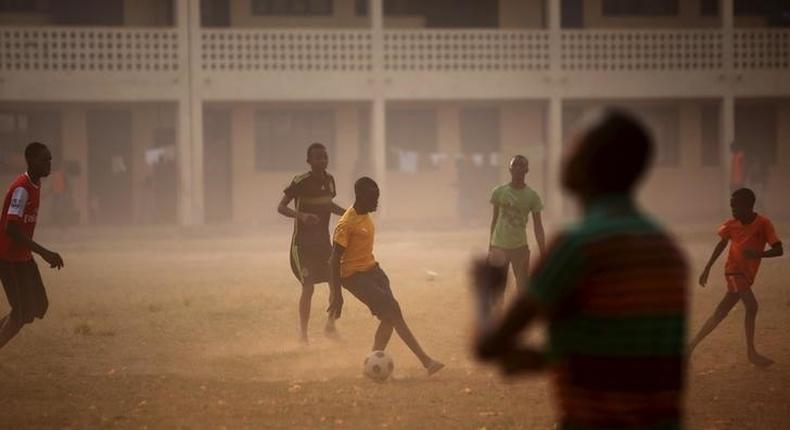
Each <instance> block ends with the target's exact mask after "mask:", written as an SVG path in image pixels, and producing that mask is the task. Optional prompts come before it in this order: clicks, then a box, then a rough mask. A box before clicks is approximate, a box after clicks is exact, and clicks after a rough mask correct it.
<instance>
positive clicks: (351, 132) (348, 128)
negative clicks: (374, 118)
mask: <svg viewBox="0 0 790 430" xmlns="http://www.w3.org/2000/svg"><path fill="white" fill-rule="evenodd" d="M358 131H359V110H358V107H357V106H356V105H352V104H344V105H342V106H339V107H337V108H336V109H335V149H334V151H332V153H331V154H329V171H330V172H332V174H333V175H334V176H335V185H336V186H337V198H338V199H337V202H338V204H340V205H341V206H343V205H350V204H351V203H352V202H353V199H354V192H353V189H352V188H351V185H352V184H353V183H354V181H355V180H356V179H357V178H355V177H353V175H354V174H355V169H354V167H355V164H356V162H357V158H359V133H358Z"/></svg>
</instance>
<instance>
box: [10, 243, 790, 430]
mask: <svg viewBox="0 0 790 430" xmlns="http://www.w3.org/2000/svg"><path fill="white" fill-rule="evenodd" d="M782 235H783V236H784V237H785V238H788V237H790V232H789V231H788V230H787V229H784V231H783V232H782ZM485 236H486V234H485V231H484V230H483V229H478V230H474V231H472V232H464V233H458V232H444V233H441V232H440V233H435V232H434V233H414V232H398V231H393V230H391V229H390V230H388V229H386V228H382V229H380V234H379V240H378V245H377V253H376V254H377V258H378V260H379V261H380V262H381V264H382V266H383V268H384V269H385V270H386V271H387V272H388V273H389V275H390V278H391V280H392V283H393V288H394V290H395V293H396V295H397V297H398V298H399V300H400V302H401V304H402V306H403V309H404V311H405V314H406V317H407V320H408V321H409V322H410V323H411V325H412V328H413V330H414V331H415V333H416V334H417V336H418V338H419V339H420V340H421V341H422V343H423V345H424V346H425V348H426V349H427V350H428V352H429V353H431V354H432V355H434V356H435V357H437V358H438V359H441V360H443V361H445V362H446V364H447V365H448V366H447V369H445V370H444V371H442V372H441V373H439V374H438V375H436V376H435V377H432V378H427V377H426V376H425V374H424V371H423V370H422V368H421V367H420V366H419V364H418V362H417V360H416V359H414V358H413V357H412V355H411V354H410V353H409V352H408V350H407V349H406V348H405V347H404V346H403V344H402V343H401V342H400V340H399V339H397V338H395V337H394V338H393V342H392V345H391V353H392V355H393V357H394V359H395V363H396V370H395V378H394V380H392V381H390V382H388V383H386V384H376V383H373V382H370V381H369V380H367V379H364V378H363V377H362V376H361V363H362V360H363V358H364V356H365V355H366V354H367V351H368V349H369V347H370V344H371V338H372V334H373V331H374V329H375V325H376V322H375V320H374V319H373V318H372V317H371V316H370V314H369V313H368V311H367V310H366V309H365V308H363V306H362V305H361V304H359V303H358V302H356V301H355V300H354V299H353V297H351V296H350V295H347V296H346V307H345V310H344V314H343V318H342V320H341V321H340V322H339V328H340V330H341V332H342V335H343V338H344V340H343V341H342V342H341V343H336V342H334V341H330V340H328V339H325V338H323V336H322V334H321V329H322V324H323V319H324V316H323V315H324V313H323V309H324V308H325V306H326V299H327V290H326V288H325V287H320V288H317V291H316V297H315V299H314V317H313V320H312V324H311V335H312V343H311V344H310V345H309V346H307V347H303V346H300V345H299V344H298V343H297V342H296V339H297V336H296V335H297V326H298V322H297V314H296V301H297V298H298V287H297V284H296V282H295V280H294V278H293V276H292V274H291V273H290V269H289V267H288V260H287V254H286V250H287V246H288V241H289V236H288V234H287V233H286V232H285V231H282V232H277V233H266V234H264V233H261V232H254V231H221V230H216V229H214V230H211V231H206V230H199V231H184V230H178V229H169V230H168V229H164V228H163V229H161V230H156V229H145V230H135V231H126V232H113V231H99V230H88V231H71V232H57V231H43V232H42V233H41V234H40V235H39V238H40V239H41V240H42V241H43V242H45V243H49V244H51V245H52V246H53V247H54V248H56V249H57V250H58V251H60V252H61V253H62V254H63V256H64V258H65V259H66V269H65V270H63V271H61V272H53V271H50V270H48V269H44V268H43V267H42V272H43V274H44V278H45V282H46V284H47V286H48V291H49V295H50V301H51V307H50V312H49V314H48V315H47V317H46V318H45V319H44V320H43V321H38V322H36V323H35V324H33V325H32V326H28V327H26V328H25V329H24V331H23V332H22V333H21V334H20V336H19V337H18V338H16V339H14V340H13V341H12V342H11V343H10V344H9V345H8V346H7V347H6V348H5V349H3V350H2V351H0V428H9V429H21V428H72V429H85V428H98V427H117V428H214V429H219V428H228V429H238V428H274V429H280V428H298V429H304V428H334V429H375V428H403V429H414V428H452V429H480V428H487V429H499V428H534V429H546V428H552V427H553V426H554V420H553V418H552V417H553V411H552V409H551V403H550V399H549V397H548V392H547V391H548V387H547V383H546V380H545V378H544V377H531V378H526V379H522V380H519V381H517V382H515V383H504V382H503V381H502V380H501V379H500V378H499V377H498V375H497V374H496V372H494V371H493V370H492V369H489V368H485V367H481V366H478V365H476V364H475V363H474V362H473V361H472V360H471V359H470V357H469V354H468V351H467V343H468V338H469V331H470V330H469V329H470V312H469V310H470V308H471V306H470V297H469V295H468V294H467V286H466V284H465V278H466V274H465V264H466V263H467V262H468V260H469V258H470V255H471V253H472V248H473V244H475V243H476V244H484V243H485ZM683 238H684V242H683V245H684V247H685V248H686V249H687V250H688V252H689V255H690V256H691V257H692V258H693V262H694V266H695V272H696V268H699V267H701V265H702V264H703V263H704V259H705V258H707V255H708V253H709V252H710V247H712V245H713V241H714V240H715V239H714V238H713V237H711V235H709V234H702V233H695V234H685V235H683ZM786 242H787V241H786ZM426 270H431V271H435V272H436V273H438V277H437V278H436V279H435V280H434V281H429V280H428V279H427V277H426V273H425V272H426ZM714 272H715V275H712V282H711V285H709V287H708V288H707V289H704V290H703V289H700V288H693V290H692V291H693V293H692V294H693V314H692V318H691V322H692V324H691V327H692V330H696V329H697V328H698V327H699V326H700V325H701V323H702V320H703V318H705V317H706V316H707V315H708V314H709V313H710V312H711V311H712V309H713V307H714V306H715V304H716V302H717V301H718V300H719V298H720V297H721V296H722V295H723V291H724V287H723V285H722V275H721V263H719V265H717V267H716V269H715V271H714ZM756 292H757V295H758V299H759V300H760V304H761V308H760V314H759V318H758V346H759V348H760V349H761V350H762V352H763V353H765V354H766V355H768V356H769V357H772V358H774V359H775V360H776V361H777V364H776V365H774V366H773V367H772V368H770V369H767V370H758V369H756V368H753V367H752V366H750V365H749V364H748V362H747V360H746V357H745V354H744V338H743V311H742V309H741V308H740V306H739V307H737V308H736V309H735V310H734V311H733V313H732V314H731V316H730V318H729V319H728V320H727V321H725V322H724V323H723V324H722V326H721V327H720V328H719V330H718V331H717V332H715V333H714V334H713V335H712V336H711V337H710V338H709V339H708V340H707V341H706V343H704V344H703V345H701V347H700V349H699V351H698V354H697V355H696V356H695V357H694V359H693V361H692V364H691V372H690V374H691V379H690V386H689V392H688V402H687V403H688V410H689V414H688V423H689V428H693V429H744V428H754V429H786V428H790V330H788V327H790V264H788V258H787V257H784V258H782V259H776V260H771V261H766V262H764V265H763V267H762V269H761V273H760V277H759V279H758V284H757V286H756ZM6 310H7V305H6V303H5V300H0V312H2V313H3V314H4V313H5V312H6Z"/></svg>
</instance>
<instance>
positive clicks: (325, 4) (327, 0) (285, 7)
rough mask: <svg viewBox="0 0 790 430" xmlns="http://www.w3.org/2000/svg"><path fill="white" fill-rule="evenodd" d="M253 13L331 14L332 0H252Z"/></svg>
mask: <svg viewBox="0 0 790 430" xmlns="http://www.w3.org/2000/svg"><path fill="white" fill-rule="evenodd" d="M252 14H253V15H290V16H303V15H331V14H332V0H253V1H252Z"/></svg>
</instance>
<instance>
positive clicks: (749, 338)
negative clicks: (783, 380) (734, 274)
mask: <svg viewBox="0 0 790 430" xmlns="http://www.w3.org/2000/svg"><path fill="white" fill-rule="evenodd" d="M740 294H741V301H742V302H743V307H744V309H745V310H746V319H745V321H744V329H745V331H746V353H747V354H748V355H749V361H751V362H752V364H754V365H755V366H757V367H768V366H770V365H772V364H774V362H773V360H771V359H770V358H768V357H765V356H763V355H761V354H759V353H758V352H757V350H756V349H755V347H754V328H755V324H756V322H757V309H758V305H757V298H755V297H754V293H753V292H752V290H744V291H741V292H740Z"/></svg>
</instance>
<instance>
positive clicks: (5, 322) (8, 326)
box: [0, 314, 23, 349]
mask: <svg viewBox="0 0 790 430" xmlns="http://www.w3.org/2000/svg"><path fill="white" fill-rule="evenodd" d="M22 325H23V324H22V323H20V322H18V321H17V319H16V318H13V317H12V316H11V314H8V315H6V316H5V317H3V319H2V320H0V349H2V348H3V347H4V346H5V344H7V343H8V341H10V340H11V339H13V338H14V336H16V334H17V333H19V330H21V329H22Z"/></svg>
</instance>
